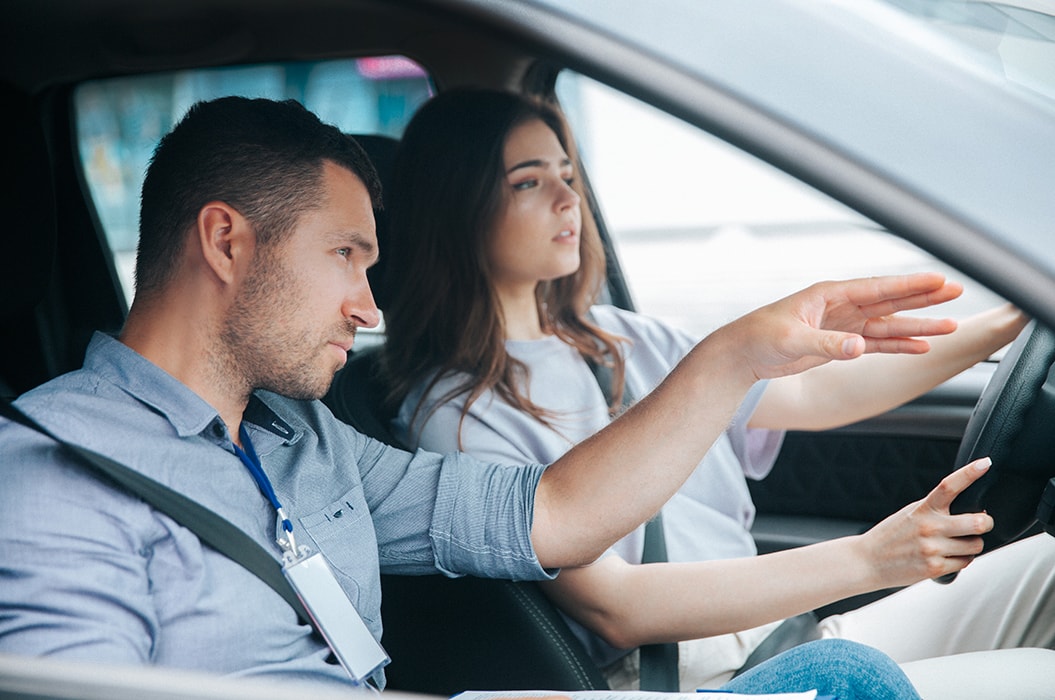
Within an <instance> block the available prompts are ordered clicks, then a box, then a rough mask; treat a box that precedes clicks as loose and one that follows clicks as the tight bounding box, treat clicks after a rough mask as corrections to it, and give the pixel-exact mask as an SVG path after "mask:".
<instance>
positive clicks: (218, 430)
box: [212, 423, 223, 438]
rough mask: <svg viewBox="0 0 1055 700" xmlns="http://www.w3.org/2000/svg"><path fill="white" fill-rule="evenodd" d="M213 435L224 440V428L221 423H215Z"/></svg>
mask: <svg viewBox="0 0 1055 700" xmlns="http://www.w3.org/2000/svg"><path fill="white" fill-rule="evenodd" d="M212 434H213V435H215V436H216V437H218V438H222V437H223V426H222V425H220V424H219V423H213V424H212Z"/></svg>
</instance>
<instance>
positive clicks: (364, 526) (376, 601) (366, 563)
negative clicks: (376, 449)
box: [300, 485, 381, 623]
mask: <svg viewBox="0 0 1055 700" xmlns="http://www.w3.org/2000/svg"><path fill="white" fill-rule="evenodd" d="M300 525H301V527H303V528H304V530H305V531H306V532H307V533H308V536H309V537H311V539H312V541H313V542H314V544H315V546H316V548H317V550H318V551H320V552H322V554H323V556H325V557H326V561H327V562H329V564H330V568H331V569H333V573H334V575H335V576H336V577H337V581H338V582H339V583H340V584H341V587H342V588H343V589H344V591H345V593H347V595H348V599H349V600H351V601H352V603H353V605H355V609H356V610H357V611H358V612H359V614H360V615H361V616H362V618H363V619H364V620H367V621H370V622H374V623H377V622H379V621H380V619H381V578H380V567H379V564H378V556H377V535H376V533H375V532H374V523H373V520H372V519H371V518H370V510H369V508H367V506H366V501H365V500H364V498H363V488H362V486H361V485H358V486H356V487H354V488H352V489H351V490H350V491H348V492H346V493H345V494H344V495H343V496H341V497H340V498H339V499H337V500H336V501H333V502H332V503H330V504H329V505H327V506H326V507H325V508H323V509H322V510H319V511H316V512H315V513H312V514H310V515H306V516H304V517H302V518H300Z"/></svg>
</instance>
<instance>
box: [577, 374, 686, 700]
mask: <svg viewBox="0 0 1055 700" xmlns="http://www.w3.org/2000/svg"><path fill="white" fill-rule="evenodd" d="M583 359H585V360H586V364H587V365H589V367H590V371H591V372H593V376H594V378H595V379H597V384H598V386H600V388H601V393H602V394H604V399H605V402H606V403H607V404H608V405H609V406H611V405H612V399H613V398H614V392H613V391H612V389H613V387H612V368H611V367H610V366H609V365H606V364H602V363H600V362H597V361H596V360H594V359H593V358H590V357H586V356H584V357H583ZM634 400H635V399H634V396H633V394H632V393H631V392H630V389H629V388H628V387H627V386H626V383H625V382H624V383H623V398H622V410H624V411H625V410H626V409H627V408H629V407H630V406H631V404H633V403H634ZM665 561H667V541H666V537H665V535H664V534H663V513H662V511H661V512H659V513H656V514H655V516H653V517H652V519H651V520H649V521H648V522H647V523H646V524H645V543H644V547H643V548H642V551H641V563H642V564H653V563H657V562H665ZM638 653H639V655H640V663H641V681H640V689H641V690H652V691H663V692H672V693H676V692H678V691H679V689H680V682H679V674H678V645H677V644H676V643H674V642H668V643H665V644H644V645H642V646H641V647H640V648H639V650H638Z"/></svg>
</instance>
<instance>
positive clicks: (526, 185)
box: [513, 180, 538, 191]
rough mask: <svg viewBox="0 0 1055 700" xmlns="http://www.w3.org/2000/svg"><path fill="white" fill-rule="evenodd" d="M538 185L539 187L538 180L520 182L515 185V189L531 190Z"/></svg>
mask: <svg viewBox="0 0 1055 700" xmlns="http://www.w3.org/2000/svg"><path fill="white" fill-rule="evenodd" d="M536 185H538V180H521V181H520V182H515V183H513V189H514V190H517V191H520V190H529V189H531V188H532V187H535V186H536Z"/></svg>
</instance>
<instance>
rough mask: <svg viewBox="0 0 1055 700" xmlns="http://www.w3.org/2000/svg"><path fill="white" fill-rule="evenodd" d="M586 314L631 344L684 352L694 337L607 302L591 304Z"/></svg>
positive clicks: (691, 344) (664, 322)
mask: <svg viewBox="0 0 1055 700" xmlns="http://www.w3.org/2000/svg"><path fill="white" fill-rule="evenodd" d="M590 316H591V317H592V318H593V319H594V322H595V323H597V325H598V326H600V327H601V328H602V329H604V330H606V331H608V332H609V333H614V334H615V335H619V336H622V337H624V338H626V339H627V340H629V341H630V343H631V345H634V346H638V345H642V344H647V345H650V346H653V347H656V348H659V349H662V350H664V351H665V350H667V349H673V350H676V351H677V352H679V353H684V352H687V351H688V349H689V348H691V347H692V346H693V345H694V344H695V343H696V339H695V338H693V337H692V336H691V335H689V334H688V333H686V332H685V331H683V330H682V329H680V328H678V327H677V326H675V325H673V324H671V323H668V322H666V321H663V320H661V319H658V318H655V317H652V316H647V315H645V314H641V313H638V312H636V311H629V310H627V309H621V308H619V307H616V306H612V305H610V304H598V305H596V306H593V307H591V309H590Z"/></svg>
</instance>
